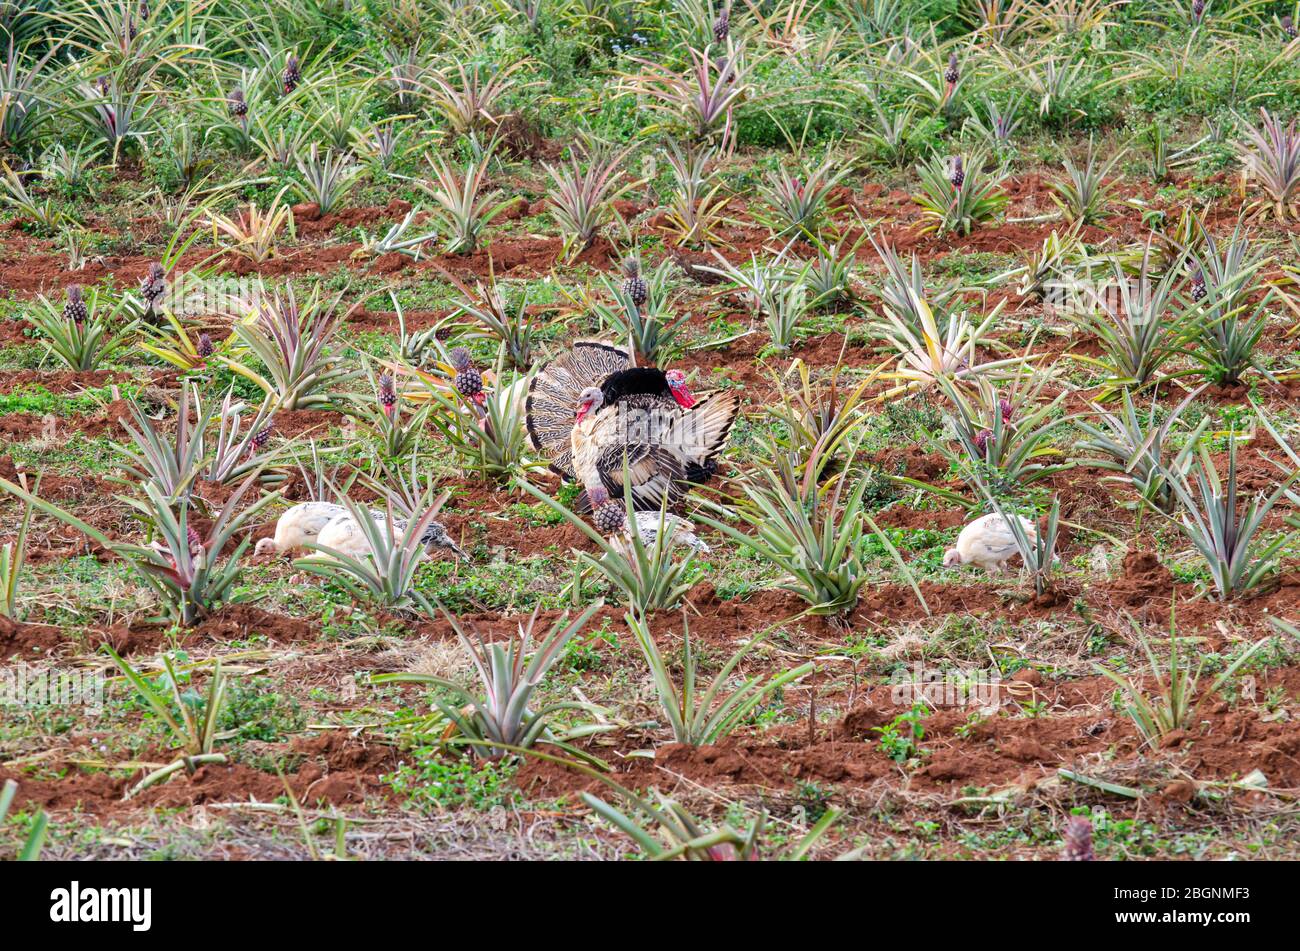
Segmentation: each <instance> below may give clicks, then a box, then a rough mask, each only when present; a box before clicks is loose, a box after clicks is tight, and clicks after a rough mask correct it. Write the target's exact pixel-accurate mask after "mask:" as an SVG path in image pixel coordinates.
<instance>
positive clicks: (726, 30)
mask: <svg viewBox="0 0 1300 951" xmlns="http://www.w3.org/2000/svg"><path fill="white" fill-rule="evenodd" d="M730 35H731V11H730V10H725V9H724V10H723V11H722V12H721V13H719V14H718V18H717V19H716V20H714V21H713V41H714V42H715V43H725V42H727V37H728V36H730Z"/></svg>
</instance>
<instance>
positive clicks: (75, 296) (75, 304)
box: [63, 284, 90, 324]
mask: <svg viewBox="0 0 1300 951" xmlns="http://www.w3.org/2000/svg"><path fill="white" fill-rule="evenodd" d="M89 316H90V312H89V311H88V310H86V299H85V298H84V297H83V296H82V293H81V285H80V284H69V285H68V302H67V303H66V304H64V305H63V319H64V320H70V321H72V322H73V323H74V324H80V323H83V322H84V321H85V320H86V318H87V317H89Z"/></svg>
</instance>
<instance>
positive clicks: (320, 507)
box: [253, 502, 348, 557]
mask: <svg viewBox="0 0 1300 951" xmlns="http://www.w3.org/2000/svg"><path fill="white" fill-rule="evenodd" d="M347 514H348V510H347V509H346V508H344V507H343V506H342V505H335V504H334V503H333V502H302V503H300V504H298V505H295V506H293V508H291V509H289V510H287V511H286V512H285V513H284V514H283V515H281V516H280V520H279V521H278V522H276V523H275V537H274V538H263V539H261V540H260V541H259V542H258V543H257V545H256V547H254V549H253V555H254V556H255V557H263V556H269V555H275V554H285V555H288V554H291V553H292V552H294V551H297V550H298V549H299V548H302V547H303V545H305V544H307V543H309V542H310V543H315V541H316V537H317V536H318V535H319V534H320V531H321V529H322V528H324V527H325V526H326V525H328V524H329V523H330V522H331V521H333V520H334V519H336V518H338V517H339V516H340V515H347Z"/></svg>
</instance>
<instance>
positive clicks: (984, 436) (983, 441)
mask: <svg viewBox="0 0 1300 951" xmlns="http://www.w3.org/2000/svg"><path fill="white" fill-rule="evenodd" d="M992 438H993V430H991V429H981V430H980V431H979V432H977V433H976V434H975V449H976V451H977V452H979V454H980V458H981V459H983V458H984V457H985V456H987V455H988V454H989V440H990V439H992Z"/></svg>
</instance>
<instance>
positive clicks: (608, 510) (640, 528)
mask: <svg viewBox="0 0 1300 951" xmlns="http://www.w3.org/2000/svg"><path fill="white" fill-rule="evenodd" d="M592 522H594V523H595V525H596V528H597V530H598V531H600V532H601V533H602V534H604V535H608V536H610V540H611V541H612V542H614V544H615V545H618V546H619V547H622V548H627V547H628V546H629V545H630V543H631V534H630V533H629V532H628V530H627V509H626V507H625V505H624V503H622V502H620V501H617V500H614V499H611V500H610V501H608V502H606V503H605V504H604V505H602V506H600V507H599V508H597V509H596V511H595V512H593V513H592ZM661 525H662V527H663V529H664V531H665V532H667V533H668V539H669V542H670V543H671V546H672V547H676V546H678V545H685V546H686V547H687V548H693V549H695V551H697V552H699V553H700V554H706V553H707V552H708V551H709V546H708V545H706V544H705V543H704V542H703V541H702V540H701V539H700V537H699V536H698V535H696V534H695V526H694V525H693V524H691V523H690V522H688V521H687V520H686V519H684V518H682V517H681V516H680V515H674V514H673V513H672V512H637V513H636V531H637V534H638V535H639V536H640V537H641V544H642V545H644V546H645V547H646V549H648V550H649V549H653V548H654V546H655V542H657V541H658V540H659V528H660V526H661Z"/></svg>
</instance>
